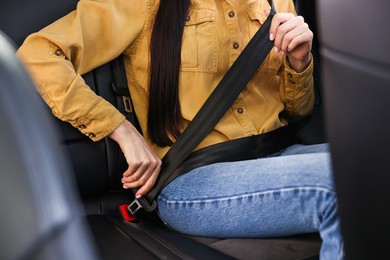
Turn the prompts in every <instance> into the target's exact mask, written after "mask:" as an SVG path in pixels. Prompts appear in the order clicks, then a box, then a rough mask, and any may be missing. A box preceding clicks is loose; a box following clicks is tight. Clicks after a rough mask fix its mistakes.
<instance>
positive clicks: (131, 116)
mask: <svg viewBox="0 0 390 260" xmlns="http://www.w3.org/2000/svg"><path fill="white" fill-rule="evenodd" d="M110 64H111V71H112V82H111V87H112V90H113V91H114V93H115V95H116V97H117V108H118V110H119V111H121V112H122V113H123V114H124V115H125V117H126V119H127V120H129V121H130V122H131V123H132V124H133V125H134V127H136V128H137V130H138V131H139V132H140V133H141V127H140V126H139V122H138V119H137V116H136V115H135V111H134V106H133V102H132V101H131V96H130V91H129V86H128V84H127V77H126V68H125V63H124V57H123V55H120V56H119V57H117V58H115V59H114V60H112V61H111V62H110Z"/></svg>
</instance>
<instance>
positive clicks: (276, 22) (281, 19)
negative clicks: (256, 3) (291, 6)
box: [269, 13, 295, 41]
mask: <svg viewBox="0 0 390 260" xmlns="http://www.w3.org/2000/svg"><path fill="white" fill-rule="evenodd" d="M294 17H295V16H294V14H291V13H277V14H275V15H274V17H273V18H272V22H271V27H270V30H269V32H270V40H271V41H273V40H275V38H276V34H277V31H278V28H279V26H280V25H281V24H283V23H285V22H286V21H288V20H290V19H292V18H294Z"/></svg>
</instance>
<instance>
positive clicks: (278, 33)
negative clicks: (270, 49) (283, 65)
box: [270, 13, 313, 72]
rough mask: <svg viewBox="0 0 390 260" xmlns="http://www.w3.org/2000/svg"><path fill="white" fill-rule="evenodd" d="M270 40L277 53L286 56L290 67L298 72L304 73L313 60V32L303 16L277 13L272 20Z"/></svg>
mask: <svg viewBox="0 0 390 260" xmlns="http://www.w3.org/2000/svg"><path fill="white" fill-rule="evenodd" d="M270 40H271V41H274V46H275V52H277V53H278V52H282V53H283V54H286V55H287V57H288V60H289V63H290V67H291V68H292V69H293V70H295V71H296V72H302V71H304V70H305V69H306V68H307V66H308V65H309V63H310V60H311V54H310V53H311V46H312V41H313V32H312V31H311V30H310V29H309V26H308V25H307V23H305V21H304V19H303V17H302V16H295V15H294V14H291V13H277V14H275V16H274V17H273V19H272V23H271V29H270Z"/></svg>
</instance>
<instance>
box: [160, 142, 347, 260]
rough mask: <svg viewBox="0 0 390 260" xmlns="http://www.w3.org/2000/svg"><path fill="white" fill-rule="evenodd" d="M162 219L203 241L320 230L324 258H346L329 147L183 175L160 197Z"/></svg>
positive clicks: (297, 149) (297, 148)
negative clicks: (200, 237)
mask: <svg viewBox="0 0 390 260" xmlns="http://www.w3.org/2000/svg"><path fill="white" fill-rule="evenodd" d="M158 212H159V215H160V217H161V218H162V220H163V221H164V222H165V223H166V224H167V225H168V226H170V227H172V228H173V229H175V230H178V231H180V232H183V233H186V234H189V235H194V236H204V237H217V238H238V237H243V238H244V237H246V238H248V237H254V238H262V237H280V236H288V235H294V234H302V233H310V232H318V231H319V233H320V235H321V238H322V240H323V243H322V246H321V252H320V257H321V259H330V260H336V259H343V246H342V244H343V242H342V238H341V235H340V230H339V229H340V227H339V219H338V216H337V204H336V196H335V190H334V186H333V180H332V170H331V162H330V156H329V152H328V145H327V144H320V145H310V146H304V145H293V146H291V147H288V148H287V149H285V150H283V151H280V152H278V153H276V154H272V155H270V156H267V157H264V158H259V159H256V160H248V161H239V162H226V163H216V164H212V165H208V166H203V167H200V168H197V169H194V170H192V171H190V172H189V173H187V174H184V175H182V176H180V177H178V178H177V179H175V180H174V181H173V182H172V183H170V184H169V185H168V186H167V187H165V189H164V190H163V191H162V192H161V194H160V196H159V197H158Z"/></svg>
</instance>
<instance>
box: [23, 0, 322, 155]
mask: <svg viewBox="0 0 390 260" xmlns="http://www.w3.org/2000/svg"><path fill="white" fill-rule="evenodd" d="M158 3H159V1H158V0H99V1H97V0H95V1H91V0H80V1H79V3H78V5H77V9H76V10H75V11H73V12H72V13H70V14H68V15H67V16H65V17H63V18H61V19H60V20H58V21H56V22H55V23H53V24H51V25H49V26H48V27H46V28H44V29H42V30H41V31H39V32H37V33H35V34H32V35H30V36H29V37H28V38H27V39H26V41H25V42H24V44H23V45H22V46H21V48H20V49H19V51H18V53H19V55H20V57H21V58H22V59H23V60H24V62H25V63H26V65H27V67H28V69H29V71H30V72H31V74H32V76H33V78H34V81H35V82H36V85H37V88H38V90H39V92H40V93H41V95H42V96H43V98H44V99H45V101H46V102H47V104H48V105H49V106H50V107H51V109H52V111H53V114H54V115H55V116H57V117H58V118H60V119H61V120H63V121H66V122H69V123H70V124H72V125H73V126H74V127H76V128H78V129H79V130H80V131H81V132H82V133H84V134H85V135H87V136H89V137H90V138H91V139H92V140H94V141H97V140H100V139H101V138H103V137H105V136H107V135H108V134H110V133H111V132H112V131H113V130H115V129H116V128H117V127H118V126H119V125H120V124H121V123H122V122H123V120H124V119H125V118H124V116H123V115H122V114H121V113H120V112H119V111H118V110H117V109H116V108H115V107H113V106H112V105H111V104H110V103H108V102H107V101H105V100H104V99H103V98H101V97H99V96H97V95H96V94H95V93H94V92H93V91H92V90H91V89H90V88H89V87H88V86H87V85H86V84H85V82H84V80H83V79H82V77H81V75H83V74H84V73H86V72H88V71H90V70H92V69H94V68H96V67H99V66H100V65H103V64H105V63H107V62H108V61H110V60H112V59H114V58H115V57H117V56H118V55H120V54H121V53H124V54H125V57H126V60H125V63H126V72H127V78H128V82H129V89H130V92H131V96H132V99H133V103H134V106H135V111H136V114H137V116H138V119H139V121H140V124H141V128H142V130H143V132H144V134H145V139H146V140H147V142H148V143H149V144H150V146H151V147H152V149H153V150H154V151H155V152H156V154H157V156H159V157H160V158H162V156H163V155H164V154H165V153H166V151H167V149H168V148H167V147H165V148H161V147H158V146H156V145H154V144H152V143H151V141H150V139H149V137H148V135H147V133H148V131H147V130H146V127H147V108H148V79H149V76H148V68H149V60H150V57H149V42H150V37H151V30H152V25H153V19H154V16H155V13H156V12H157V8H158ZM275 6H276V10H277V11H278V12H295V10H294V6H293V3H292V1H290V0H276V1H275ZM268 7H269V5H268V2H267V1H266V0H241V1H229V0H192V5H191V8H190V14H189V17H188V19H187V22H186V25H185V29H184V36H183V47H182V54H181V58H182V64H181V71H180V87H179V91H180V103H181V109H182V115H183V117H184V119H185V121H186V123H188V122H190V121H191V120H192V119H193V117H194V116H195V114H196V113H197V111H198V110H199V109H200V107H201V106H202V105H203V103H204V102H205V100H206V99H207V97H208V96H209V95H210V93H211V92H212V90H213V89H214V88H215V86H216V85H217V84H218V82H219V81H220V80H221V78H222V77H223V75H224V74H225V73H226V71H227V70H228V68H229V67H230V66H231V65H232V63H233V62H234V60H235V59H236V58H237V57H238V55H239V54H240V52H241V51H242V50H243V48H244V47H245V46H246V44H247V43H248V42H249V40H250V39H251V37H252V36H253V35H254V33H255V32H256V31H257V29H258V28H259V27H260V26H261V24H262V23H263V22H264V21H265V19H266V16H265V13H264V10H265V9H266V8H268ZM254 55H255V54H254ZM312 71H313V64H312V63H311V64H310V66H309V67H308V68H307V69H306V70H305V71H304V72H302V73H296V72H295V71H293V70H292V69H290V68H289V66H288V61H287V59H286V58H285V57H284V56H282V55H281V54H277V53H275V52H274V51H271V53H270V55H269V56H268V57H267V58H266V60H265V62H264V63H263V65H262V66H261V68H260V69H259V70H258V72H257V73H256V74H255V76H254V77H253V79H252V80H251V82H250V83H249V84H248V86H247V87H246V89H245V90H244V91H243V92H242V93H241V94H240V96H239V97H238V98H237V100H236V101H235V102H234V104H233V105H232V106H231V108H230V109H229V110H228V111H227V112H226V114H225V115H224V116H223V118H222V119H221V121H220V122H219V123H218V124H217V125H216V126H215V128H214V130H213V131H212V132H211V133H210V134H209V135H208V136H207V137H206V138H205V139H204V140H203V141H202V142H201V144H200V145H199V146H198V148H197V149H199V148H202V147H205V146H208V145H211V144H215V143H219V142H224V141H228V140H232V139H236V138H240V137H244V136H249V135H254V134H260V133H264V132H268V131H270V130H273V129H276V128H278V127H281V126H283V125H285V124H287V123H288V121H291V120H299V119H300V118H302V117H304V116H306V115H308V114H309V113H310V112H311V110H312V108H313V105H314V92H313V78H312Z"/></svg>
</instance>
